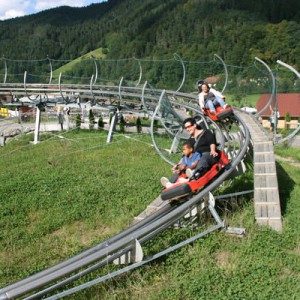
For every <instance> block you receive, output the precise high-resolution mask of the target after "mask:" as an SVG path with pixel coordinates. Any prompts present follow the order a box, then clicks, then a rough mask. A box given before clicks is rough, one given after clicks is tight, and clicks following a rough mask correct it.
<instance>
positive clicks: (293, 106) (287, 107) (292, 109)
mask: <svg viewBox="0 0 300 300" xmlns="http://www.w3.org/2000/svg"><path fill="white" fill-rule="evenodd" d="M270 97H271V94H263V95H261V97H260V98H259V99H258V101H257V103H256V109H257V111H258V112H259V111H261V110H262V109H263V108H264V107H265V105H266V104H267V103H268V101H269V99H270ZM277 99H278V111H279V115H280V117H284V116H285V115H286V113H287V112H288V113H289V114H290V116H291V117H299V116H300V94H298V93H292V94H277ZM271 106H272V108H273V110H274V108H275V107H274V101H272V105H271ZM260 115H261V116H262V117H266V116H267V117H269V116H270V115H271V110H270V108H269V107H267V109H266V110H265V111H264V112H262V113H261V114H260Z"/></svg>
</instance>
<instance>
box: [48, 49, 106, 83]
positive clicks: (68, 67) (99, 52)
mask: <svg viewBox="0 0 300 300" xmlns="http://www.w3.org/2000/svg"><path fill="white" fill-rule="evenodd" d="M93 58H95V59H101V58H103V59H105V58H106V54H103V49H102V48H98V49H96V50H93V51H90V52H89V53H86V54H84V55H82V56H80V57H78V58H76V59H74V60H72V61H70V62H68V63H66V64H65V65H63V66H61V67H60V68H58V69H56V70H54V71H53V77H54V78H58V77H59V74H60V73H62V74H64V73H68V72H70V71H74V70H75V69H76V68H77V67H78V65H79V64H80V62H81V61H82V60H84V59H93Z"/></svg>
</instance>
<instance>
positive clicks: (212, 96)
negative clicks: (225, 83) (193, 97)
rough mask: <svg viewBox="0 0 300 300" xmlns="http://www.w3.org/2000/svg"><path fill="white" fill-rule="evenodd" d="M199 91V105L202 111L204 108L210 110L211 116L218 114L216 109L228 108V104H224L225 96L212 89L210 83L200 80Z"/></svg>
mask: <svg viewBox="0 0 300 300" xmlns="http://www.w3.org/2000/svg"><path fill="white" fill-rule="evenodd" d="M198 91H199V105H200V108H201V109H202V110H204V108H206V109H209V110H210V113H211V114H215V113H216V109H215V108H216V107H217V106H218V105H220V106H221V107H222V108H223V109H225V108H226V106H227V104H226V103H225V102H224V99H225V96H223V95H222V94H221V93H220V92H219V91H217V90H215V89H213V88H210V87H209V85H208V83H206V82H204V81H202V80H199V81H198Z"/></svg>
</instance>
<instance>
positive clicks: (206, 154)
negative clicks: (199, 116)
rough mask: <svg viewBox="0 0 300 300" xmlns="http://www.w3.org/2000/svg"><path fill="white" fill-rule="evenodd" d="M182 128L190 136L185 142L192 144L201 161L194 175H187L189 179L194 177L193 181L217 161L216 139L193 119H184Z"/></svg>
mask: <svg viewBox="0 0 300 300" xmlns="http://www.w3.org/2000/svg"><path fill="white" fill-rule="evenodd" d="M183 126H184V129H185V130H187V131H188V133H189V134H190V135H191V136H190V138H189V139H188V141H187V142H190V143H192V144H193V145H194V151H197V152H199V153H200V154H201V159H200V160H199V162H198V164H197V167H196V168H195V170H194V173H191V174H187V175H188V176H189V177H192V176H193V175H194V177H195V179H198V178H199V177H201V176H202V175H204V174H205V173H206V172H207V171H208V170H209V169H210V168H211V166H212V165H213V164H215V163H216V162H217V161H218V160H219V154H218V152H217V151H216V139H215V136H214V134H213V133H212V132H211V131H210V130H209V129H206V128H205V126H204V124H203V125H202V124H197V123H196V120H195V119H194V118H187V119H185V120H184V121H183Z"/></svg>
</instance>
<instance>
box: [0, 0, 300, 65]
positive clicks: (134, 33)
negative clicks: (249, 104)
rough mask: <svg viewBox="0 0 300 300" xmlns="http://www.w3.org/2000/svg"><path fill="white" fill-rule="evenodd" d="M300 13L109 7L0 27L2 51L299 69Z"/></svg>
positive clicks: (177, 0) (256, 7)
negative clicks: (96, 53)
mask: <svg viewBox="0 0 300 300" xmlns="http://www.w3.org/2000/svg"><path fill="white" fill-rule="evenodd" d="M299 11H300V3H299V1H296V0H288V1H284V0H263V1H259V3H256V2H254V3H250V2H249V1H246V0H240V1H235V0H232V1H226V0H219V1H216V0H202V1H195V0H185V1H182V0H169V1H163V2H162V1H159V0H146V1H145V0H122V1H120V0H109V1H107V2H104V3H100V4H93V5H90V6H88V7H84V8H71V7H66V6H63V7H59V8H55V9H50V10H46V11H43V12H40V13H37V14H34V15H30V16H25V17H20V18H16V19H11V20H6V21H2V22H0V49H1V54H2V55H3V56H4V57H7V58H10V59H42V58H45V57H47V55H48V56H49V57H50V58H53V59H74V58H76V57H79V56H81V55H84V54H86V53H88V52H89V51H92V50H94V49H97V48H100V47H102V48H107V49H108V50H109V53H108V57H110V58H123V57H133V56H135V57H137V58H145V57H164V56H170V55H173V53H175V52H176V53H178V54H179V55H181V56H182V57H183V58H188V59H197V58H202V59H205V58H208V57H211V55H212V54H213V53H218V54H219V55H221V56H222V57H223V58H224V59H225V60H227V61H228V62H231V63H236V64H248V63H249V61H250V60H251V59H252V58H253V56H255V55H259V56H260V58H261V59H265V60H267V61H268V62H271V63H274V62H275V61H276V60H277V59H279V58H280V59H281V60H283V61H287V62H289V63H290V64H296V65H297V66H300V62H299V59H298V57H299V55H297V54H298V53H299V52H300V41H299V38H298V37H299V34H300V25H299V23H298V22H299V20H300V13H299ZM291 49H293V50H291Z"/></svg>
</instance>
